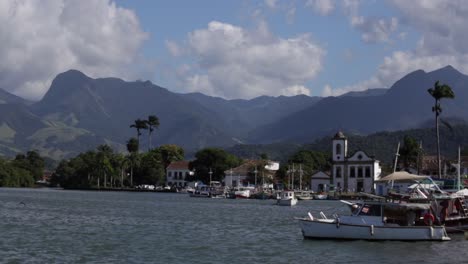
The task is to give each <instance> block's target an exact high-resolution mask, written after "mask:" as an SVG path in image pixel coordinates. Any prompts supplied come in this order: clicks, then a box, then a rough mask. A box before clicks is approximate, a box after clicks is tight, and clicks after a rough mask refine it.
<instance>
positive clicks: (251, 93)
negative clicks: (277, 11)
mask: <svg viewBox="0 0 468 264" xmlns="http://www.w3.org/2000/svg"><path fill="white" fill-rule="evenodd" d="M188 43H189V46H190V47H189V48H190V51H191V56H192V57H193V58H195V59H196V61H197V66H198V69H196V70H195V69H192V74H191V75H189V76H187V75H186V76H183V78H185V80H186V85H185V88H186V89H187V90H188V91H200V92H204V93H208V94H210V95H215V96H221V97H224V98H252V97H256V96H259V95H272V96H276V95H283V94H289V95H292V94H299V93H304V94H307V93H308V92H307V88H305V86H304V83H306V82H307V81H309V80H311V79H314V78H315V77H316V75H317V74H318V72H319V71H320V70H321V69H322V62H323V57H324V56H325V51H324V49H323V48H321V47H320V46H319V45H317V44H316V43H314V42H313V41H312V40H311V38H310V36H308V35H300V36H297V37H295V38H289V39H284V38H279V37H277V36H274V35H273V34H271V33H270V32H269V30H268V27H267V25H266V23H260V25H259V26H258V28H256V29H255V30H246V29H244V28H241V27H237V26H234V25H230V24H226V23H221V22H217V21H213V22H210V23H209V24H208V28H206V29H199V30H195V31H193V32H191V33H189V35H188Z"/></svg>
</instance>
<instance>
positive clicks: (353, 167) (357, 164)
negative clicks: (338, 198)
mask: <svg viewBox="0 0 468 264" xmlns="http://www.w3.org/2000/svg"><path fill="white" fill-rule="evenodd" d="M332 142H333V144H332V147H333V150H332V179H331V180H332V182H331V183H332V184H333V185H334V186H335V189H336V190H337V191H344V192H367V193H372V192H374V191H375V185H374V181H375V180H377V179H378V178H379V176H380V174H381V173H382V169H381V167H380V162H379V161H378V160H376V159H375V158H374V157H372V156H369V155H368V154H367V153H365V152H364V151H362V150H359V151H356V152H355V153H353V154H352V155H348V139H347V138H346V137H345V135H344V134H343V133H342V132H341V131H340V132H338V133H336V135H335V136H334V137H333V140H332Z"/></svg>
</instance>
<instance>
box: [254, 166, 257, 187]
mask: <svg viewBox="0 0 468 264" xmlns="http://www.w3.org/2000/svg"><path fill="white" fill-rule="evenodd" d="M257 173H258V171H257V165H255V170H254V174H255V188H256V187H257Z"/></svg>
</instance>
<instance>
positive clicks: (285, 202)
mask: <svg viewBox="0 0 468 264" xmlns="http://www.w3.org/2000/svg"><path fill="white" fill-rule="evenodd" d="M276 204H278V205H283V206H294V205H296V204H297V199H278V200H276Z"/></svg>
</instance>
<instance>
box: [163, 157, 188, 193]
mask: <svg viewBox="0 0 468 264" xmlns="http://www.w3.org/2000/svg"><path fill="white" fill-rule="evenodd" d="M191 173H192V172H191V171H190V170H189V162H188V161H174V162H171V164H169V166H167V169H166V185H167V186H176V187H186V186H187V181H186V179H187V176H189V175H190V174H191Z"/></svg>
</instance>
